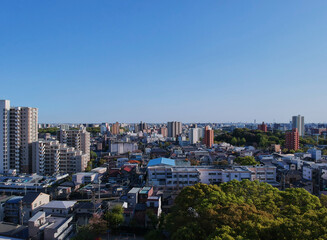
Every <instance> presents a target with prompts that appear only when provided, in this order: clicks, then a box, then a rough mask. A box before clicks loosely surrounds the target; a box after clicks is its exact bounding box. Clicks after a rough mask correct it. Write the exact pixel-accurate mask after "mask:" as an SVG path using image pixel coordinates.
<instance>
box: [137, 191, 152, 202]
mask: <svg viewBox="0 0 327 240" xmlns="http://www.w3.org/2000/svg"><path fill="white" fill-rule="evenodd" d="M152 194H153V187H144V188H142V189H141V190H140V191H139V201H138V202H139V203H146V201H147V200H148V198H149V197H150V196H152Z"/></svg>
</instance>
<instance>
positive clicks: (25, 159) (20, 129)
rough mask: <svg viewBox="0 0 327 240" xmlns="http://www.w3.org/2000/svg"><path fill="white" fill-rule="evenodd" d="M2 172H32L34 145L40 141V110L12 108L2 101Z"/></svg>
mask: <svg viewBox="0 0 327 240" xmlns="http://www.w3.org/2000/svg"><path fill="white" fill-rule="evenodd" d="M0 118H1V124H0V125H1V127H0V129H1V130H0V145H1V146H2V147H0V149H1V150H0V172H2V173H7V172H8V171H9V169H16V171H17V172H18V173H30V172H32V143H33V142H35V141H37V139H38V109H37V108H31V107H10V101H9V100H0Z"/></svg>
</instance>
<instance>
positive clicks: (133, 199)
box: [127, 187, 141, 207]
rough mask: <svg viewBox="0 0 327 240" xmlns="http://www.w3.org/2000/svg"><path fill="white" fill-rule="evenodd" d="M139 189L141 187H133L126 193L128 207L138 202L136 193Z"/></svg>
mask: <svg viewBox="0 0 327 240" xmlns="http://www.w3.org/2000/svg"><path fill="white" fill-rule="evenodd" d="M140 190H141V188H136V187H134V188H132V189H131V190H130V191H129V192H128V193H127V202H128V207H135V205H136V204H137V203H138V195H139V191H140Z"/></svg>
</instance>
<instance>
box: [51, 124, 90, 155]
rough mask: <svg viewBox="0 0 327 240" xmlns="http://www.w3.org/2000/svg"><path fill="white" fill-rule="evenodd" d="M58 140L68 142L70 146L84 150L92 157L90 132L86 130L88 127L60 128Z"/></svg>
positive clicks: (84, 152)
mask: <svg viewBox="0 0 327 240" xmlns="http://www.w3.org/2000/svg"><path fill="white" fill-rule="evenodd" d="M57 140H58V141H59V142H60V143H63V144H67V146H68V147H73V148H75V149H76V150H80V151H82V152H83V154H86V155H87V156H88V158H89V159H90V145H91V144H90V133H89V132H88V131H86V128H84V127H83V128H81V129H71V130H60V131H58V132H57Z"/></svg>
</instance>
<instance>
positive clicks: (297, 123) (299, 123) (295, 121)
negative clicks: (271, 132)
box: [292, 115, 304, 137]
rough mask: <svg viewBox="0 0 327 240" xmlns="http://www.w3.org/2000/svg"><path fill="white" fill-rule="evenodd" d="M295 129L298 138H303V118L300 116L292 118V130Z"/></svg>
mask: <svg viewBox="0 0 327 240" xmlns="http://www.w3.org/2000/svg"><path fill="white" fill-rule="evenodd" d="M294 128H297V130H298V132H299V136H301V137H303V136H304V117H303V116H301V115H298V116H293V117H292V129H294Z"/></svg>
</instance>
